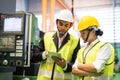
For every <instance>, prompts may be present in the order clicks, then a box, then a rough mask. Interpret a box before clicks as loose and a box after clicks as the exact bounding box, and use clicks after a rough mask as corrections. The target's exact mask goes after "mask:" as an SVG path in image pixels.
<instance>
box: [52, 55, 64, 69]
mask: <svg viewBox="0 0 120 80" xmlns="http://www.w3.org/2000/svg"><path fill="white" fill-rule="evenodd" d="M52 59H53V60H54V62H55V63H56V64H57V65H59V66H61V67H62V68H64V67H65V66H66V61H65V59H64V58H61V59H60V58H58V57H56V56H52Z"/></svg>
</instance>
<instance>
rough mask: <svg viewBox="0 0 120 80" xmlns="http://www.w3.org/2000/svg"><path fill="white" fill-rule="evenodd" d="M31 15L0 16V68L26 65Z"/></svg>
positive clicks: (29, 44) (28, 53)
mask: <svg viewBox="0 0 120 80" xmlns="http://www.w3.org/2000/svg"><path fill="white" fill-rule="evenodd" d="M31 16H32V15H31V14H1V15H0V32H1V34H0V66H18V67H19V66H24V65H28V60H29V59H27V58H29V56H30V50H31V49H30V46H31V32H32V31H31V30H32V27H31V25H32V24H31V23H32V22H30V21H31V18H32V17H31Z"/></svg>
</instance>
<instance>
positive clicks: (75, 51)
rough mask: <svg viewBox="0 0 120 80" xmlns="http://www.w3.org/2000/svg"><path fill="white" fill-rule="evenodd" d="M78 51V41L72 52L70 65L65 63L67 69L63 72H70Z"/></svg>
mask: <svg viewBox="0 0 120 80" xmlns="http://www.w3.org/2000/svg"><path fill="white" fill-rule="evenodd" d="M79 49H80V40H79V42H78V44H77V47H76V48H75V50H74V53H73V55H72V60H71V62H70V63H67V69H66V70H65V71H64V72H71V71H72V65H73V64H74V62H75V60H76V57H77V53H78V50H79Z"/></svg>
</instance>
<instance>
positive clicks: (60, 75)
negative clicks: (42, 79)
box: [38, 70, 72, 79]
mask: <svg viewBox="0 0 120 80" xmlns="http://www.w3.org/2000/svg"><path fill="white" fill-rule="evenodd" d="M38 74H41V75H44V76H49V77H51V74H52V72H51V71H44V70H39V73H38ZM54 76H55V77H57V78H62V79H64V78H65V79H71V78H72V76H71V75H70V74H60V73H57V72H55V73H54Z"/></svg>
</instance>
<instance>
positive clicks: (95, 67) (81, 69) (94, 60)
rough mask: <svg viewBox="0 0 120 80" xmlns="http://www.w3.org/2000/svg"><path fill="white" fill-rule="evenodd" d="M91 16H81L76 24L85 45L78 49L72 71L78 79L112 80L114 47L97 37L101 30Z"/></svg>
mask: <svg viewBox="0 0 120 80" xmlns="http://www.w3.org/2000/svg"><path fill="white" fill-rule="evenodd" d="M99 27H100V25H99V23H98V21H97V19H96V18H95V17H93V16H83V17H82V18H81V19H80V21H79V24H78V30H79V31H80V35H81V37H82V39H83V40H84V42H85V43H86V42H87V45H86V46H85V47H83V48H81V49H80V50H79V51H78V55H77V59H76V61H75V64H74V65H73V68H72V73H73V74H75V75H78V76H79V80H112V75H113V68H114V48H113V46H112V45H111V44H110V43H108V42H103V41H100V40H99V39H98V36H102V34H103V31H101V30H100V29H99Z"/></svg>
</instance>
